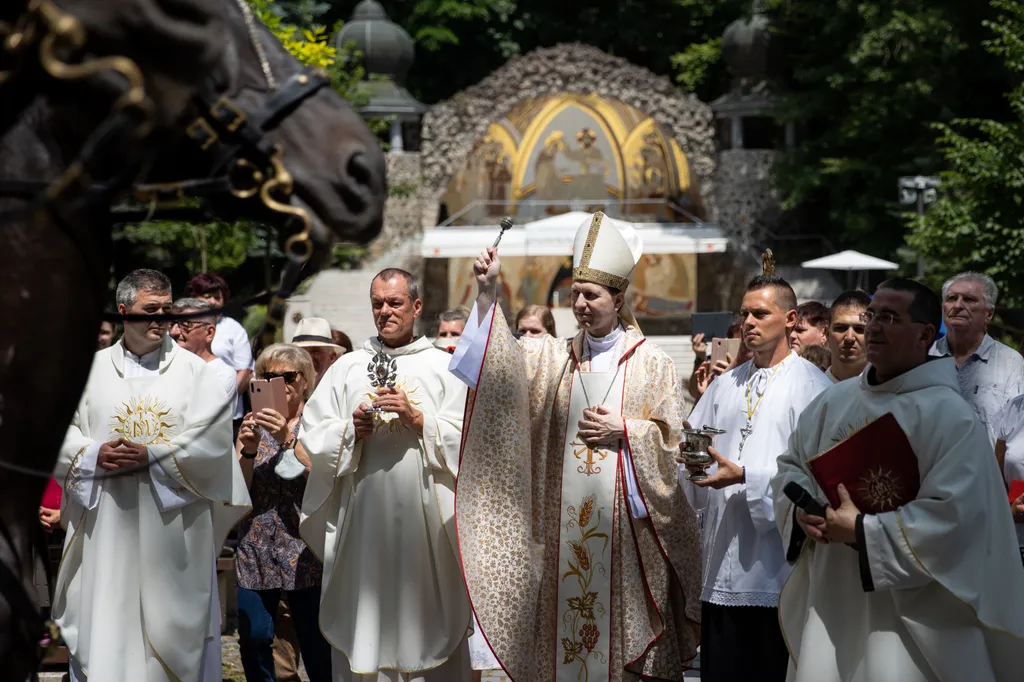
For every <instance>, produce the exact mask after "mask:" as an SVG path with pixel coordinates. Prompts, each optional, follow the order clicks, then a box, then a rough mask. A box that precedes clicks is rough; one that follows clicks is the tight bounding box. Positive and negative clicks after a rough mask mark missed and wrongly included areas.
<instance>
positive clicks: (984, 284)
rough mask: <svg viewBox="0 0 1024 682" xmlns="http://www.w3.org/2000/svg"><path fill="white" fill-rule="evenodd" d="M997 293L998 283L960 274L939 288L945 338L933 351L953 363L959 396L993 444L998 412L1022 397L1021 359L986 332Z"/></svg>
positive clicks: (975, 274) (977, 275)
mask: <svg viewBox="0 0 1024 682" xmlns="http://www.w3.org/2000/svg"><path fill="white" fill-rule="evenodd" d="M998 295H999V291H998V289H996V283H995V282H994V281H992V278H991V277H989V276H988V275H985V274H982V273H979V272H961V273H959V274H958V275H955V276H953V277H952V278H950V279H949V280H947V281H946V283H945V284H943V285H942V318H943V321H944V322H945V325H946V336H944V337H942V338H941V339H939V340H937V341H936V342H935V343H934V345H933V346H932V349H931V355H933V356H936V357H952V358H953V359H954V360H956V366H957V379H958V382H959V384H960V395H961V396H963V398H964V400H966V401H967V403H968V404H969V405H970V406H971V407H972V408H973V409H974V413H975V414H976V415H977V416H978V419H980V420H981V422H982V424H984V425H985V428H986V429H987V431H988V434H989V440H990V441H991V442H992V444H993V445H995V441H996V435H995V428H996V426H997V424H996V423H995V417H996V414H997V413H998V412H999V411H1000V410H1001V409H1002V408H1003V406H1004V405H1006V403H1008V402H1009V401H1010V400H1012V399H1013V398H1015V397H1017V396H1018V395H1020V394H1021V393H1024V357H1021V355H1020V353H1018V352H1017V351H1016V350H1014V349H1013V348H1010V347H1009V346H1006V345H1004V344H1002V343H999V342H998V341H996V340H995V339H993V338H992V337H991V336H989V335H988V334H987V333H986V332H985V328H986V326H987V325H988V323H989V322H990V321H991V320H992V315H993V313H994V312H995V307H996V299H997V297H998Z"/></svg>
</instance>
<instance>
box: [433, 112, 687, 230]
mask: <svg viewBox="0 0 1024 682" xmlns="http://www.w3.org/2000/svg"><path fill="white" fill-rule="evenodd" d="M680 197H687V198H689V200H690V201H689V202H688V203H689V204H690V206H691V207H693V213H695V214H697V215H701V213H702V210H701V205H702V202H701V201H700V197H699V192H698V189H697V182H695V179H694V178H693V176H692V174H691V171H690V164H689V162H688V160H687V158H686V155H685V153H684V152H683V150H682V148H681V147H680V146H679V144H678V143H677V142H676V141H675V140H674V139H673V138H672V137H671V136H670V135H668V134H667V133H666V132H665V131H664V130H662V129H661V127H660V126H658V124H657V123H656V122H655V121H654V119H653V118H651V117H650V116H649V115H647V114H645V113H644V112H642V111H639V110H638V109H636V108H634V107H632V106H629V105H627V104H624V103H623V102H621V101H619V100H617V99H615V98H611V97H602V96H600V95H598V94H596V93H592V94H589V95H583V94H575V93H558V94H551V95H544V96H541V97H535V98H531V99H527V100H524V101H523V102H520V103H519V104H518V105H517V106H516V107H515V108H513V109H512V111H510V112H509V113H508V114H507V115H506V116H504V117H503V118H502V119H500V120H498V121H495V122H493V123H491V124H490V125H489V126H488V128H487V132H486V134H485V135H484V137H483V138H481V139H479V140H477V141H476V142H475V143H474V144H473V148H472V151H471V152H470V154H469V155H468V157H467V158H466V160H465V162H464V163H463V164H462V166H461V167H460V168H459V170H458V171H457V172H456V174H455V175H454V177H453V178H452V179H451V181H450V182H449V184H448V187H447V191H446V193H445V195H444V198H443V203H444V204H445V206H446V208H447V211H448V215H455V214H456V213H460V212H461V211H463V209H467V207H470V208H469V209H468V210H466V211H464V212H463V213H462V214H461V215H460V217H459V218H458V219H456V221H455V224H473V223H479V222H486V221H487V220H488V219H489V218H491V217H492V216H500V215H504V214H506V213H512V214H516V213H518V210H517V209H518V208H519V206H520V205H521V202H523V201H524V200H532V201H533V202H540V203H541V204H543V203H544V202H546V201H550V202H552V204H551V205H550V206H548V207H547V208H546V209H544V208H541V209H537V208H532V209H531V211H532V212H533V215H532V216H531V217H538V216H537V211H538V210H539V211H541V214H544V213H546V214H548V215H554V214H557V213H563V212H566V211H568V210H570V209H569V207H568V206H567V205H566V203H567V202H569V201H575V202H582V203H583V204H584V206H585V207H586V208H587V209H588V210H589V209H593V210H598V209H600V208H602V207H607V206H608V205H609V204H617V203H619V202H620V201H621V200H623V199H625V200H627V204H628V206H629V212H630V213H639V214H643V213H659V212H660V213H664V211H665V210H666V209H665V207H664V205H658V204H657V202H654V203H652V204H651V205H650V206H647V205H640V204H637V203H635V202H629V200H631V199H654V200H663V199H667V198H680ZM665 217H673V218H675V219H680V218H681V217H680V216H665ZM683 219H685V218H683Z"/></svg>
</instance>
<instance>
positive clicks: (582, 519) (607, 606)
mask: <svg viewBox="0 0 1024 682" xmlns="http://www.w3.org/2000/svg"><path fill="white" fill-rule="evenodd" d="M622 381H623V373H622V372H614V373H613V372H580V371H576V372H574V373H573V383H572V391H571V393H570V396H569V417H568V420H567V422H566V424H567V431H566V436H565V446H564V452H563V458H562V501H561V517H560V519H561V521H560V525H559V543H558V608H557V614H558V616H557V617H558V627H557V628H556V639H557V640H558V642H557V644H558V651H559V655H558V656H556V661H555V671H556V675H555V679H556V680H557V682H581V681H582V680H586V681H587V682H607V680H609V679H610V676H611V675H610V670H609V666H610V664H611V647H610V642H611V618H612V613H611V610H612V608H611V607H612V585H611V577H612V561H613V552H612V535H613V529H614V520H615V513H614V510H615V481H616V476H617V475H618V470H619V449H620V448H621V444H620V448H616V449H614V450H612V449H609V448H596V449H595V448H591V447H590V446H588V445H586V444H585V443H584V442H583V441H582V440H581V439H580V437H579V435H578V433H577V432H576V428H577V427H576V425H577V424H578V423H579V422H580V420H581V419H583V410H585V409H587V408H593V407H595V406H594V405H588V404H587V396H589V398H590V400H594V401H598V402H601V403H602V404H604V405H606V406H607V407H608V408H609V409H610V410H611V411H612V412H616V413H617V412H621V408H622ZM584 388H585V389H586V390H584ZM605 395H607V398H604V400H602V397H603V396H605Z"/></svg>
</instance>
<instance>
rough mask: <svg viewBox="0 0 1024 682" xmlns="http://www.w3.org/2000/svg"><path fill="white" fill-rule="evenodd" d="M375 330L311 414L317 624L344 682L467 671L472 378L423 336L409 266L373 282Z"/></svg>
mask: <svg viewBox="0 0 1024 682" xmlns="http://www.w3.org/2000/svg"><path fill="white" fill-rule="evenodd" d="M370 305H371V307H372V310H373V319H374V323H375V325H376V327H377V336H376V337H375V338H371V339H369V340H367V341H366V343H364V344H363V347H362V348H360V349H357V350H355V351H353V352H351V353H346V354H345V355H343V356H342V357H341V358H340V359H338V360H337V362H335V363H334V364H333V365H331V367H330V369H328V370H327V373H326V374H324V377H323V379H322V380H321V381H320V383H319V384H318V386H317V388H316V390H315V391H314V392H313V395H312V397H310V399H309V401H308V402H307V403H306V407H305V409H304V410H303V412H302V426H301V430H300V432H299V442H300V445H299V447H297V448H296V456H297V457H298V459H299V460H300V461H303V463H305V464H306V465H307V466H308V467H309V478H308V480H307V483H306V493H305V496H304V498H303V501H302V516H301V521H300V525H299V530H300V532H301V534H302V538H303V540H305V541H306V543H307V544H308V545H309V547H310V549H312V550H313V552H314V553H315V554H316V555H317V556H318V557H321V558H322V560H323V562H324V579H323V591H322V593H321V599H320V629H321V630H322V631H323V633H324V636H325V637H326V638H327V641H329V642H330V643H331V646H332V656H331V665H332V669H333V675H334V679H335V680H339V681H340V682H353V681H354V682H458V681H459V680H462V679H464V678H466V679H468V676H469V649H468V646H467V634H468V633H469V631H470V630H471V622H472V618H471V616H470V609H469V601H468V599H467V598H466V588H465V586H464V585H463V583H462V575H461V574H460V572H459V561H458V555H457V553H456V546H457V545H456V538H455V510H454V504H455V477H456V475H457V474H458V471H459V441H460V439H461V437H462V413H463V407H464V404H465V399H466V392H465V388H464V387H463V386H462V385H461V384H460V383H459V382H458V380H457V379H455V378H454V377H453V376H451V375H450V374H449V373H448V360H449V359H450V358H451V356H450V355H448V354H447V353H445V352H444V351H442V350H438V349H437V348H435V347H434V345H433V344H432V343H431V342H430V341H429V340H428V339H426V338H424V337H416V336H414V327H415V323H416V319H417V318H418V317H419V315H420V311H421V309H422V302H421V300H420V296H419V291H418V287H417V284H416V281H415V280H414V279H413V277H412V275H410V274H409V273H408V272H405V271H404V270H398V269H388V270H384V271H382V272H380V273H379V274H378V275H377V276H376V277H375V278H374V279H373V282H372V283H371V288H370Z"/></svg>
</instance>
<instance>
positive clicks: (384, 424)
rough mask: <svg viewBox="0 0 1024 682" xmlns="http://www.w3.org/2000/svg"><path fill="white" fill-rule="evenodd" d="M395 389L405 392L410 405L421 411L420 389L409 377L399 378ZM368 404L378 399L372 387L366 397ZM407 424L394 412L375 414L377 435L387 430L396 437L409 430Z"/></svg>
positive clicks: (367, 391)
mask: <svg viewBox="0 0 1024 682" xmlns="http://www.w3.org/2000/svg"><path fill="white" fill-rule="evenodd" d="M395 389H396V390H399V391H405V395H406V396H407V397H408V398H409V404H410V405H412V406H413V407H415V408H416V409H419V407H420V405H422V404H423V400H422V399H421V398H419V397H418V396H419V392H420V387H419V386H416V385H415V384H412V383H411V382H410V381H409V378H408V377H404V376H403V377H398V379H397V380H396V381H395ZM364 397H365V398H366V401H367V402H373V401H374V400H376V399H377V391H376V388H374V387H373V386H370V387H368V388H367V390H366V394H365V396H364ZM408 428H409V427H407V426H406V425H405V424H403V423H402V422H401V421H399V419H398V415H397V414H395V413H394V412H374V413H373V432H374V433H377V432H378V431H381V430H386V431H387V433H388V434H389V435H394V434H396V433H398V432H399V431H403V430H407V429H408Z"/></svg>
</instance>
